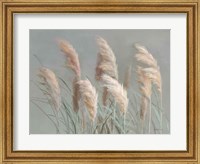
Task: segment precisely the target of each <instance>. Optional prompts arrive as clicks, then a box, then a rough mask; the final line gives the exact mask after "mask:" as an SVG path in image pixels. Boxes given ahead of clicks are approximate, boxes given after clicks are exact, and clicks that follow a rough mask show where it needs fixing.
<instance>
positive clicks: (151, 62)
mask: <svg viewBox="0 0 200 164" xmlns="http://www.w3.org/2000/svg"><path fill="white" fill-rule="evenodd" d="M135 46H136V48H137V50H138V53H137V54H136V55H135V57H136V60H137V61H139V62H141V63H143V64H146V65H148V68H143V72H145V75H146V76H147V77H148V78H149V79H151V81H152V82H153V83H154V84H155V85H156V86H157V88H158V91H159V92H160V93H162V79H161V74H160V68H159V66H158V65H157V61H156V60H155V59H154V58H153V56H152V55H151V54H150V53H149V52H148V51H147V50H146V48H145V47H143V46H140V45H138V44H136V45H135Z"/></svg>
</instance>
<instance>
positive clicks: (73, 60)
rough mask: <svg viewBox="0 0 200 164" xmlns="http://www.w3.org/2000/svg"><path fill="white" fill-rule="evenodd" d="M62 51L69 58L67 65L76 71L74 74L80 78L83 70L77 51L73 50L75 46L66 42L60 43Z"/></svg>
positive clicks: (60, 41) (61, 41)
mask: <svg viewBox="0 0 200 164" xmlns="http://www.w3.org/2000/svg"><path fill="white" fill-rule="evenodd" d="M58 43H59V46H60V49H61V51H62V52H63V53H64V54H65V55H66V57H67V65H68V67H69V68H71V69H72V71H74V73H75V74H76V75H77V76H78V77H80V75H81V70H80V63H79V58H78V54H77V52H76V50H75V49H74V48H73V46H72V45H71V44H70V43H69V42H67V41H64V40H59V41H58Z"/></svg>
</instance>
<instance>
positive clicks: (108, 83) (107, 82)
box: [101, 74, 128, 113]
mask: <svg viewBox="0 0 200 164" xmlns="http://www.w3.org/2000/svg"><path fill="white" fill-rule="evenodd" d="M101 78H102V81H103V86H104V87H106V88H107V89H108V92H109V93H110V94H111V95H112V96H113V98H114V99H115V101H116V102H117V104H118V106H119V109H120V111H121V113H126V111H127V107H128V98H127V92H126V90H125V89H124V88H123V86H122V85H120V84H119V82H118V81H117V80H115V79H113V78H111V77H110V76H108V75H105V74H104V75H102V77H101Z"/></svg>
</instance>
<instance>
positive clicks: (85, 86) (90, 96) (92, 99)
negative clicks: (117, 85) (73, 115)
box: [78, 79, 98, 122]
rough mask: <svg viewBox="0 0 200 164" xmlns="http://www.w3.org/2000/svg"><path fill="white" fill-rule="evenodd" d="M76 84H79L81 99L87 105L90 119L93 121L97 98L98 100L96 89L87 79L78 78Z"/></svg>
mask: <svg viewBox="0 0 200 164" xmlns="http://www.w3.org/2000/svg"><path fill="white" fill-rule="evenodd" d="M78 84H79V91H80V95H81V99H82V100H83V102H84V104H85V106H86V107H87V110H88V112H89V115H90V119H91V120H92V121H93V122H94V120H95V117H96V113H97V100H98V95H97V93H96V89H95V88H94V87H93V86H92V84H91V83H90V81H89V80H88V79H86V80H80V81H79V82H78Z"/></svg>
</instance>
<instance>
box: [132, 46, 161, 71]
mask: <svg viewBox="0 0 200 164" xmlns="http://www.w3.org/2000/svg"><path fill="white" fill-rule="evenodd" d="M135 47H136V49H137V50H138V53H137V54H136V55H135V57H136V60H137V61H139V62H141V63H143V64H147V65H149V66H151V67H155V68H156V67H157V61H156V60H155V59H154V58H153V56H152V54H151V53H149V52H148V51H147V49H146V48H145V47H144V46H141V45H139V44H135Z"/></svg>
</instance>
